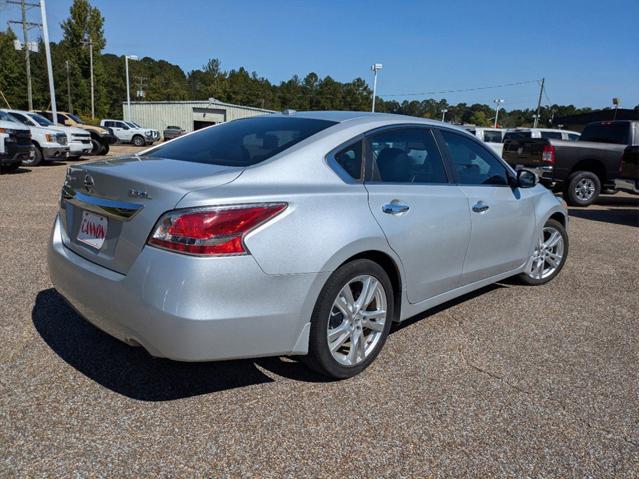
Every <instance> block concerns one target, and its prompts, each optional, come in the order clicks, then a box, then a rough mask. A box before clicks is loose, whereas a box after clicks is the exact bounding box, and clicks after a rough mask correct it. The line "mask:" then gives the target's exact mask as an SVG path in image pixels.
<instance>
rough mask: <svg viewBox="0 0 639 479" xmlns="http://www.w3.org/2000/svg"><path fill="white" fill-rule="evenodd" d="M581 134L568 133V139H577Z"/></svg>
mask: <svg viewBox="0 0 639 479" xmlns="http://www.w3.org/2000/svg"><path fill="white" fill-rule="evenodd" d="M579 136H580V135H578V134H577V133H568V139H569V140H570V141H577V140H578V139H579Z"/></svg>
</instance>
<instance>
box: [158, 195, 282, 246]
mask: <svg viewBox="0 0 639 479" xmlns="http://www.w3.org/2000/svg"><path fill="white" fill-rule="evenodd" d="M286 207H287V204H286V203H262V204H253V205H233V206H220V207H214V208H202V209H192V210H176V211H171V212H169V213H166V214H165V215H164V216H162V217H161V218H160V219H159V220H158V222H157V224H156V226H155V229H154V231H153V233H152V234H151V236H150V237H149V240H148V244H149V245H152V246H157V247H159V248H164V249H169V250H173V251H177V252H180V253H185V254H192V255H201V256H223V255H239V254H249V252H248V251H247V249H246V247H245V246H244V236H245V235H246V234H247V233H248V232H249V231H251V230H253V229H255V228H257V227H258V226H260V225H261V224H263V223H265V222H266V221H268V220H270V219H272V218H273V217H275V216H277V215H278V214H279V213H281V212H282V211H284V209H285V208H286Z"/></svg>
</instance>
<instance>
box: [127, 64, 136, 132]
mask: <svg viewBox="0 0 639 479" xmlns="http://www.w3.org/2000/svg"><path fill="white" fill-rule="evenodd" d="M137 59H138V57H137V56H136V55H124V69H125V70H126V115H127V120H128V121H131V87H130V86H129V60H137Z"/></svg>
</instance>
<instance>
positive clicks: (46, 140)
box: [0, 109, 69, 166]
mask: <svg viewBox="0 0 639 479" xmlns="http://www.w3.org/2000/svg"><path fill="white" fill-rule="evenodd" d="M0 111H2V112H4V113H6V114H7V117H8V118H9V120H10V121H12V122H14V123H15V124H17V125H23V126H26V127H27V128H29V130H30V131H31V143H33V146H34V147H35V149H34V150H33V157H31V158H29V159H25V160H22V164H23V165H27V166H37V165H39V164H40V163H42V162H43V161H45V160H64V159H66V158H67V157H68V156H69V139H68V137H67V134H66V133H63V132H61V131H57V130H54V129H51V128H45V127H42V126H34V125H33V124H23V123H22V121H21V120H19V119H18V118H17V117H16V116H14V115H12V114H11V113H10V110H5V109H2V110H0Z"/></svg>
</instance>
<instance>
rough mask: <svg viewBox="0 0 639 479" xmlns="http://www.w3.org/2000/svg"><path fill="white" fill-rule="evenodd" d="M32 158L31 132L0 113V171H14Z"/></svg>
mask: <svg viewBox="0 0 639 479" xmlns="http://www.w3.org/2000/svg"><path fill="white" fill-rule="evenodd" d="M32 156H33V145H32V143H31V132H30V131H29V129H28V128H27V127H24V126H21V125H18V124H16V123H14V122H13V120H11V118H9V115H7V114H6V113H4V112H3V111H0V170H1V171H2V172H5V171H13V170H16V169H17V168H18V167H19V166H20V165H21V164H22V162H23V161H25V160H26V161H28V160H29V159H30V158H31V157H32Z"/></svg>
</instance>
